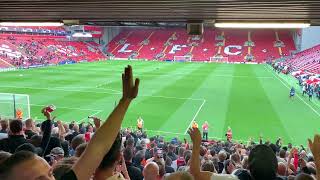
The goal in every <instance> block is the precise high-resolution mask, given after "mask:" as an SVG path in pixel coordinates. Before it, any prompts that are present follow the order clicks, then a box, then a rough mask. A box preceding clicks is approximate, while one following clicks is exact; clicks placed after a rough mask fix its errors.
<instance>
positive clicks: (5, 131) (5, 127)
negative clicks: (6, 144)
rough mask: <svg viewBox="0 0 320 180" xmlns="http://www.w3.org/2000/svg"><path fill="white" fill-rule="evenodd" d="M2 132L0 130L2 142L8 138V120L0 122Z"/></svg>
mask: <svg viewBox="0 0 320 180" xmlns="http://www.w3.org/2000/svg"><path fill="white" fill-rule="evenodd" d="M0 125H1V130H0V140H1V139H4V138H7V137H8V126H9V123H8V120H1V121H0Z"/></svg>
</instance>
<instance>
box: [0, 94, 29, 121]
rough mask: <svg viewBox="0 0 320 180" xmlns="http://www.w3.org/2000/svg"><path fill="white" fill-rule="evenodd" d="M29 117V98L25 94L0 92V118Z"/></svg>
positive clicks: (23, 118)
mask: <svg viewBox="0 0 320 180" xmlns="http://www.w3.org/2000/svg"><path fill="white" fill-rule="evenodd" d="M30 117H31V112H30V98H29V95H27V94H12V93H0V118H9V119H10V118H21V119H22V120H25V119H28V118H30Z"/></svg>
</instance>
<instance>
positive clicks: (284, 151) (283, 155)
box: [279, 149, 286, 158]
mask: <svg viewBox="0 0 320 180" xmlns="http://www.w3.org/2000/svg"><path fill="white" fill-rule="evenodd" d="M279 156H280V157H281V158H285V157H286V150H284V149H281V150H280V152H279Z"/></svg>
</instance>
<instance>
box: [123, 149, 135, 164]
mask: <svg viewBox="0 0 320 180" xmlns="http://www.w3.org/2000/svg"><path fill="white" fill-rule="evenodd" d="M123 157H124V160H125V161H126V162H131V161H132V158H133V150H132V149H131V148H129V147H127V148H125V149H124V151H123Z"/></svg>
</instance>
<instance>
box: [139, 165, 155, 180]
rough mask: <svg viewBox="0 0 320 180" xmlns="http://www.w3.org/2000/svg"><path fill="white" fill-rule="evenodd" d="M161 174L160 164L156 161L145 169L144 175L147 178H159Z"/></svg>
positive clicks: (151, 179)
mask: <svg viewBox="0 0 320 180" xmlns="http://www.w3.org/2000/svg"><path fill="white" fill-rule="evenodd" d="M158 175H159V166H158V165H157V163H155V162H150V163H148V164H147V165H146V167H145V168H144V169H143V176H144V179H145V180H154V179H157V177H158Z"/></svg>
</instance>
